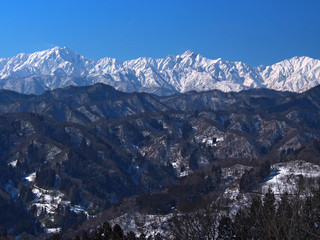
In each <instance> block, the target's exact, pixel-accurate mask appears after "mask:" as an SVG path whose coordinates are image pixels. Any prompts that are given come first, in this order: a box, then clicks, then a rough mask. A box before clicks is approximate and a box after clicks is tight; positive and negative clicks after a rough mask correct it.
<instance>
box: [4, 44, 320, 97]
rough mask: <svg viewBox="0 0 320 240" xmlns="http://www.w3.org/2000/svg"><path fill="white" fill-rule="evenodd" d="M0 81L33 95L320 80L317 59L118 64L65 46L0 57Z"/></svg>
mask: <svg viewBox="0 0 320 240" xmlns="http://www.w3.org/2000/svg"><path fill="white" fill-rule="evenodd" d="M34 76H37V78H35V77H34ZM39 76H40V77H39ZM41 76H42V77H41ZM44 76H54V77H50V78H48V77H44ZM62 77H64V78H63V79H62ZM74 77H76V78H77V79H76V80H75V79H74ZM79 78H81V79H82V80H79ZM0 79H1V80H0V88H5V89H10V90H15V91H19V92H23V93H37V94H39V93H41V92H42V91H45V90H48V89H53V88H57V87H64V86H68V85H90V84H94V83H97V82H103V83H106V84H109V85H112V86H114V87H116V88H117V89H120V90H123V91H153V90H152V89H158V90H159V89H162V90H164V89H165V92H166V91H167V90H170V91H169V92H170V93H172V92H185V91H190V90H197V91H202V90H210V89H220V90H222V91H240V90H243V89H248V88H258V87H267V88H272V89H275V90H286V91H296V92H302V91H305V90H308V89H309V88H311V87H314V86H316V85H318V84H319V83H320V60H318V59H313V58H310V57H305V56H303V57H293V58H291V59H287V60H284V61H282V62H279V63H275V64H273V65H271V66H259V67H253V66H249V65H247V64H245V63H243V62H231V61H227V60H224V59H221V58H218V59H216V60H212V59H208V58H205V57H203V56H201V55H200V54H198V53H195V52H193V51H191V50H188V51H185V52H184V53H182V54H180V55H177V56H168V57H165V58H160V59H154V58H147V57H140V58H138V59H134V60H129V61H125V62H121V61H118V60H116V59H114V58H107V57H106V58H102V59H100V60H98V61H95V60H91V59H87V58H85V57H83V56H81V55H80V54H78V53H76V52H74V51H72V50H71V49H69V48H67V47H54V48H52V49H48V50H45V51H39V52H35V53H31V54H26V53H20V54H18V55H16V56H15V57H12V58H4V59H0ZM17 79H19V80H17ZM31 79H32V80H31ZM34 89H37V90H34ZM162 90H161V91H162ZM155 91H157V90H155Z"/></svg>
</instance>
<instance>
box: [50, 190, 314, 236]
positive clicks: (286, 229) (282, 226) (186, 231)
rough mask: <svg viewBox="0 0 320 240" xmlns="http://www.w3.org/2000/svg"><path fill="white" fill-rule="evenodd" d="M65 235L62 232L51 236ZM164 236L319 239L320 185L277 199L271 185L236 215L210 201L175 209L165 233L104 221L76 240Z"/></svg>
mask: <svg viewBox="0 0 320 240" xmlns="http://www.w3.org/2000/svg"><path fill="white" fill-rule="evenodd" d="M60 239H65V238H63V236H61V235H59V234H55V235H53V236H51V237H50V238H49V239H48V240H60ZM138 239H141V240H144V239H149V240H161V239H175V240H179V239H184V240H194V239H219V240H222V239H262V240H264V239H265V240H267V239H268V240H270V239H282V240H286V239H288V240H289V239H320V189H319V187H317V188H316V189H314V190H312V192H311V193H309V194H308V195H299V194H295V195H289V194H287V193H285V194H283V195H281V197H280V199H279V201H277V200H276V198H275V196H274V193H273V192H272V190H271V189H269V190H268V192H267V193H266V194H265V195H264V196H263V197H261V196H260V195H256V196H255V197H253V199H252V202H251V204H250V205H249V206H248V207H243V208H241V209H240V210H239V211H238V212H237V214H236V216H235V217H233V218H231V217H230V215H229V214H224V215H221V208H220V207H219V206H218V205H215V204H211V205H207V206H205V207H203V208H201V209H199V210H197V211H193V212H189V213H181V212H180V213H176V214H174V216H173V217H172V218H171V220H170V221H169V226H168V229H167V231H166V232H165V233H164V234H163V235H160V234H158V235H156V236H148V237H146V235H145V234H144V233H141V234H136V233H133V232H128V233H126V232H125V230H123V229H122V228H121V227H120V226H119V225H117V224H116V225H114V226H113V227H112V226H111V225H110V224H109V223H107V222H105V223H104V224H103V225H102V226H100V227H98V228H97V229H95V230H93V231H90V232H83V234H82V236H76V237H75V238H74V240H138Z"/></svg>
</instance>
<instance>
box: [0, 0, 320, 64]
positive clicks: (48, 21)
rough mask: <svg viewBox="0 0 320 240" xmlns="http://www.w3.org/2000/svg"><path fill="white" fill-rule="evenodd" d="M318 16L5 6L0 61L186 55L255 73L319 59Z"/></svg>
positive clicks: (215, 9) (156, 4)
mask: <svg viewBox="0 0 320 240" xmlns="http://www.w3.org/2000/svg"><path fill="white" fill-rule="evenodd" d="M319 13H320V1H319V0H314V1H313V0H305V1H302V0H301V1H295V0H292V1H283V0H277V1H274V0H266V1H264V0H252V1H249V0H237V1H234V0H220V1H214V0H211V1H209V0H197V1H189V0H183V1H182V0H181V1H178V0H170V1H169V0H159V1H158V0H113V1H109V0H101V1H98V0H90V1H88V0H86V1H82V0H64V1H60V0H55V1H47V0H46V1H44V0H23V1H16V0H1V1H0V22H1V31H0V57H2V58H3V57H12V56H14V55H16V54H17V53H19V52H27V53H31V52H35V51H39V50H44V49H48V48H51V47H54V46H61V47H63V46H67V47H69V48H71V49H72V50H74V51H76V52H78V53H80V54H81V55H84V56H86V57H88V58H93V59H99V58H102V57H107V56H108V57H115V58H117V59H119V60H122V61H123V60H128V59H133V58H138V57H141V56H147V57H157V58H158V57H159V58H160V57H165V56H167V55H169V54H172V55H177V54H180V53H182V52H184V51H186V50H188V49H190V50H193V51H195V52H197V53H200V54H201V55H203V56H205V57H208V58H212V59H216V58H219V57H221V58H223V59H226V60H231V61H235V60H237V61H244V62H246V63H248V64H251V65H256V66H257V65H260V64H264V65H268V64H272V63H275V62H278V61H281V60H283V59H286V58H291V57H293V56H310V57H313V58H318V59H319V58H320V46H319V43H320V14H319Z"/></svg>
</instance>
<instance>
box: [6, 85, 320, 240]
mask: <svg viewBox="0 0 320 240" xmlns="http://www.w3.org/2000/svg"><path fill="white" fill-rule="evenodd" d="M319 92H320V87H319V86H318V87H314V88H312V89H310V90H308V91H306V92H304V93H292V92H278V91H274V90H270V89H249V90H245V91H240V92H230V93H224V92H222V91H219V90H211V91H205V92H195V91H191V92H188V93H183V94H175V95H171V96H162V97H160V96H157V95H154V94H149V93H136V92H135V93H125V92H120V91H117V90H116V89H114V88H113V87H110V86H106V85H104V84H95V85H93V86H85V87H75V86H69V87H67V88H64V89H56V90H53V91H47V92H45V93H43V94H41V95H24V94H19V93H16V92H12V91H8V90H1V91H0V114H1V115H0V141H1V143H2V144H1V145H0V173H1V174H0V212H1V215H2V216H3V218H2V219H0V231H3V230H2V229H3V228H5V229H9V234H11V235H14V236H16V235H19V234H21V233H23V232H28V233H30V234H33V235H38V234H40V233H41V232H42V231H45V232H46V233H50V232H52V231H62V232H63V231H66V230H67V229H68V228H69V227H71V226H74V225H76V224H79V223H81V222H83V221H84V220H86V219H87V218H92V217H94V216H98V214H99V213H101V212H102V211H103V210H106V209H109V208H110V207H112V206H113V205H114V203H116V202H119V201H122V200H124V199H126V198H129V197H131V196H134V195H136V194H145V193H150V192H154V191H158V190H161V189H163V188H165V187H168V186H171V185H172V184H174V183H175V182H176V181H177V180H178V179H188V176H189V175H190V174H192V173H193V172H195V171H197V169H199V168H202V167H206V166H208V168H207V169H209V170H210V171H211V173H212V174H211V175H212V176H211V178H204V177H203V176H202V177H201V176H200V179H204V180H206V181H207V180H208V182H205V183H203V182H202V183H203V184H204V185H201V184H199V186H202V187H203V189H200V190H199V189H198V188H196V187H195V188H190V189H194V191H192V192H191V193H190V194H189V195H190V196H188V199H189V198H190V199H191V200H190V201H191V202H192V201H194V200H197V199H198V190H199V191H200V192H202V191H204V193H205V194H206V193H208V192H210V193H211V190H212V191H213V190H214V191H216V192H215V193H214V194H221V191H222V190H221V189H225V188H226V187H227V185H223V184H224V181H220V180H221V179H220V178H219V179H220V180H219V181H220V182H219V181H218V182H217V181H216V180H217V178H216V177H215V176H216V175H217V174H218V175H220V173H219V171H220V170H219V171H218V170H217V168H212V166H211V165H210V164H216V165H226V164H227V163H229V165H231V166H233V165H235V164H237V163H245V164H246V165H248V166H256V165H259V164H261V163H263V162H264V161H265V160H266V159H267V160H270V161H273V162H275V163H276V162H279V161H284V160H285V161H288V160H291V159H294V160H296V159H303V160H306V161H312V162H314V163H317V164H318V163H319V159H320V157H319V156H320V150H319V149H320V147H319V146H320V143H319V142H320V141H319V139H320V128H319V126H320V121H319V119H320V116H319V109H320V98H319V96H320V95H319ZM237 169H238V168H237ZM240 172H242V173H243V172H244V170H241V171H240ZM198 177H199V176H198V175H196V178H197V179H198ZM232 178H233V177H232ZM240 178H241V176H239V177H237V178H235V179H238V180H239V179H240ZM226 179H230V178H229V177H226ZM238 180H237V181H238ZM186 181H189V180H186ZM190 181H191V182H194V181H193V179H191V180H190ZM228 181H229V180H228ZM251 182H252V181H251ZM237 184H238V183H237ZM218 185H219V187H216V186H218ZM220 187H221V188H220ZM185 188H187V189H189V187H185V186H183V187H182V188H180V187H179V188H178V189H177V190H175V189H176V188H175V187H174V188H172V189H173V190H172V191H173V192H178V191H180V192H184V191H185V190H184V189H185ZM220 190H221V191H220ZM161 196H162V195H161ZM151 198H152V197H151ZM139 199H140V200H141V201H140V200H139ZM146 199H147V202H153V200H152V201H151V200H150V201H148V199H149V198H146ZM152 199H153V198H152ZM179 199H180V198H179ZM179 199H178V200H179ZM179 201H180V200H179ZM138 202H140V205H141V206H146V205H145V204H144V203H145V200H144V198H142V199H141V198H138ZM168 206H169V208H168V209H169V210H170V211H171V209H172V207H175V205H173V206H172V205H171V203H170V204H169V205H168ZM156 207H157V206H156ZM164 207H165V210H166V211H165V213H168V211H167V206H164ZM12 209H15V210H12ZM26 209H27V210H26ZM128 209H129V208H127V207H126V208H125V209H124V211H130V210H128ZM160 209H162V205H161V206H160ZM170 211H169V212H170ZM12 212H14V214H12ZM98 220H99V219H98ZM98 220H97V221H98Z"/></svg>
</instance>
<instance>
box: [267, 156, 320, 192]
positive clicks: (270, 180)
mask: <svg viewBox="0 0 320 240" xmlns="http://www.w3.org/2000/svg"><path fill="white" fill-rule="evenodd" d="M272 169H273V172H272V173H271V174H270V175H269V176H268V177H267V179H266V180H265V182H264V183H263V184H262V186H261V190H262V193H265V192H266V191H267V190H268V188H269V187H270V188H271V189H272V191H273V192H274V194H275V195H278V194H283V193H285V192H288V193H294V192H296V191H297V190H298V188H299V185H300V186H301V187H304V186H303V185H304V182H305V181H308V180H310V179H314V178H317V177H320V166H318V165H315V164H312V163H309V162H305V161H301V160H297V161H291V162H283V163H278V164H275V165H273V166H272ZM309 187H310V186H309Z"/></svg>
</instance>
